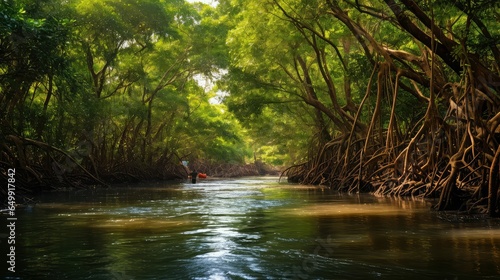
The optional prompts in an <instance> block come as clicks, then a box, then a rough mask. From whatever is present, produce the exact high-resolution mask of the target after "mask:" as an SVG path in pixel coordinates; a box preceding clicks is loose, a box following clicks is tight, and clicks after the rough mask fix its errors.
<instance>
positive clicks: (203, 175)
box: [198, 173, 207, 179]
mask: <svg viewBox="0 0 500 280" xmlns="http://www.w3.org/2000/svg"><path fill="white" fill-rule="evenodd" d="M198 178H201V179H205V178H207V174H206V173H198Z"/></svg>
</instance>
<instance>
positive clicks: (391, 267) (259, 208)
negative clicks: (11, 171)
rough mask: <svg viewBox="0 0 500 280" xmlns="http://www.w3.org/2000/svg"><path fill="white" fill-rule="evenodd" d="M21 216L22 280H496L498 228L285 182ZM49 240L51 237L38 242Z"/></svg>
mask: <svg viewBox="0 0 500 280" xmlns="http://www.w3.org/2000/svg"><path fill="white" fill-rule="evenodd" d="M41 200H42V202H41V203H40V204H38V205H37V206H36V207H34V208H33V209H32V211H30V212H25V213H20V215H19V220H20V221H22V223H20V228H19V242H20V244H21V245H20V248H19V252H20V255H22V256H25V258H23V259H21V260H20V262H19V264H18V265H19V268H22V269H20V271H21V273H22V274H21V275H22V279H119V280H124V279H371V278H383V279H401V278H410V279H419V280H422V279H454V277H456V276H457V275H460V279H494V278H493V277H496V275H498V274H499V273H500V254H499V252H500V238H499V237H498V236H500V226H499V225H498V223H495V222H492V221H477V222H475V223H451V222H447V221H443V220H440V219H438V218H437V216H436V215H435V214H434V213H433V212H431V211H430V210H429V208H430V203H429V202H426V201H414V200H409V199H394V198H378V197H373V196H371V195H341V194H338V193H335V192H331V191H329V190H328V189H324V188H317V187H311V186H300V185H289V184H284V183H278V182H277V178H244V179H228V180H205V181H202V180H200V183H199V184H195V185H193V184H190V183H182V184H175V185H161V184H153V185H151V186H148V185H141V186H120V187H115V188H112V189H109V190H102V191H97V192H94V193H86V192H81V193H79V194H78V195H75V194H67V193H63V194H52V195H46V196H44V197H42V198H41ZM40 236H43V237H44V238H40Z"/></svg>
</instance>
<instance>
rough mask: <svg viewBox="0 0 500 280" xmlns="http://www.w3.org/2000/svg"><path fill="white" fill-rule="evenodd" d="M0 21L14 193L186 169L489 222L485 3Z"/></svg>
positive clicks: (83, 11) (153, 1)
mask: <svg viewBox="0 0 500 280" xmlns="http://www.w3.org/2000/svg"><path fill="white" fill-rule="evenodd" d="M0 6H1V9H0V28H1V29H0V106H1V107H0V114H1V116H0V120H1V122H2V125H1V128H0V139H1V140H0V141H1V142H0V143H1V147H0V153H1V158H0V168H1V176H2V178H3V180H4V181H7V173H6V170H7V169H8V168H16V180H17V182H19V183H18V187H19V189H20V190H22V191H24V192H26V193H31V192H34V191H45V190H51V189H58V188H62V187H84V186H89V185H105V184H108V183H110V182H120V181H132V180H133V181H139V180H144V179H153V178H156V179H175V178H184V177H186V176H187V173H186V169H185V168H184V166H183V165H182V164H181V161H189V162H191V164H192V165H193V168H198V167H203V168H205V169H213V170H214V171H213V172H216V171H215V170H218V171H217V172H219V171H220V172H219V174H218V175H221V174H222V175H224V172H226V171H227V172H226V174H225V175H227V174H229V173H231V176H233V175H234V176H236V175H238V173H239V172H240V171H236V170H238V169H237V168H233V167H235V166H240V167H241V168H242V169H241V170H244V171H248V170H253V171H252V172H254V171H255V170H257V172H259V173H266V172H268V171H272V170H274V169H272V168H269V166H280V167H281V166H288V168H286V170H285V171H284V173H283V175H285V176H287V177H288V179H289V180H291V181H294V182H300V183H303V184H323V185H327V186H330V187H332V188H338V189H339V190H342V191H350V192H359V191H368V192H374V193H375V194H377V195H395V196H400V195H401V196H408V195H411V196H418V197H435V198H438V204H437V205H436V208H437V209H439V210H462V211H469V212H484V213H486V212H487V213H489V214H490V215H491V216H497V215H498V214H500V208H499V206H500V204H499V203H498V199H499V196H498V191H499V190H498V182H499V178H498V176H499V175H498V174H499V171H500V148H499V145H498V142H499V141H500V127H499V126H500V113H499V111H500V110H499V107H500V96H499V90H500V76H499V74H500V66H499V65H500V50H499V43H500V34H499V30H500V24H499V22H500V21H499V19H500V13H499V12H498V11H499V9H498V8H499V3H498V1H493V0H478V1H472V0H459V1H451V0H450V1H448V0H445V1H430V0H380V1H375V2H374V1H348V0H345V1H331V0H318V1H305V0H286V1H285V0H265V1H243V0H231V1H230V0H220V1H217V5H213V6H210V5H206V4H201V3H194V4H193V3H187V2H185V1H183V0H173V1H160V0H147V1H136V0H109V1H94V0H71V1H60V0H48V1H18V0H9V1H3V2H1V3H0ZM248 164H252V165H253V167H252V168H246V167H245V166H248ZM195 165H196V166H195ZM263 166H266V167H265V168H264V167H263ZM253 168H255V169H253ZM221 170H222V171H221ZM205 172H206V171H205ZM241 172H243V171H241ZM4 191H5V190H2V192H4Z"/></svg>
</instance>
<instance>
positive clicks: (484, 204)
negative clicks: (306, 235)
mask: <svg viewBox="0 0 500 280" xmlns="http://www.w3.org/2000/svg"><path fill="white" fill-rule="evenodd" d="M382 71H385V70H384V69H383V68H382V69H381V70H379V78H378V90H377V92H378V96H377V100H376V103H375V109H374V111H373V117H372V118H371V121H370V123H369V126H368V129H367V131H359V130H358V131H356V130H355V129H354V128H353V130H352V131H351V132H350V133H349V134H345V135H340V136H338V137H337V138H335V139H333V140H332V141H330V142H328V143H326V144H325V145H324V146H322V147H320V149H319V150H318V152H317V153H315V154H314V155H313V156H311V159H310V160H309V161H307V162H305V163H303V164H300V165H296V166H292V167H290V168H288V169H286V170H285V171H284V173H283V176H288V179H289V181H292V182H300V183H303V184H323V185H328V186H330V187H332V188H335V189H338V190H340V191H347V192H372V193H374V194H375V195H384V196H387V195H388V196H414V197H421V198H431V197H432V198H437V199H438V202H437V204H436V206H435V207H436V209H438V210H459V211H466V212H468V213H488V214H489V215H490V216H498V215H500V208H499V201H498V199H499V195H498V191H499V173H500V147H499V141H500V113H499V111H500V103H499V101H498V96H496V94H495V93H493V92H492V91H490V90H489V89H486V90H484V91H480V90H478V89H476V88H474V87H471V86H468V85H469V82H468V81H466V82H465V83H464V84H465V85H459V84H448V85H446V86H445V87H444V88H443V89H442V92H441V98H443V97H445V96H449V97H448V99H444V101H443V102H440V103H439V106H441V107H442V106H447V111H446V114H444V115H440V113H439V112H443V110H440V111H438V110H437V106H438V102H436V101H433V100H434V98H435V97H432V96H431V98H430V99H429V103H428V104H427V105H428V108H427V112H426V113H425V116H424V117H423V118H422V119H421V120H420V121H418V122H416V123H415V124H414V126H413V129H409V130H407V131H402V129H400V126H398V125H397V124H396V123H395V122H396V120H397V118H396V115H395V110H394V103H395V102H396V98H394V99H392V102H393V103H392V104H391V113H390V115H389V116H387V118H388V119H389V120H390V121H389V125H387V126H386V127H384V126H383V125H381V124H380V121H379V119H380V118H379V114H380V110H379V107H380V106H381V105H380V104H381V102H382V98H383V93H384V92H387V90H388V88H387V87H386V86H383V87H382V86H381V85H383V84H387V82H388V78H387V75H386V74H384V73H382ZM397 80H399V73H397V74H396V81H391V83H393V84H394V85H395V86H394V89H395V91H393V92H391V94H396V91H397V89H398V88H397ZM393 96H394V95H393ZM363 102H364V101H363ZM362 106H363V103H362V104H361V106H360V110H361V107H362Z"/></svg>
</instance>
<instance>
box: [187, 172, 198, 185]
mask: <svg viewBox="0 0 500 280" xmlns="http://www.w3.org/2000/svg"><path fill="white" fill-rule="evenodd" d="M189 175H191V183H193V184H196V178H198V172H197V171H196V170H193V172H191V173H189Z"/></svg>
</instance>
